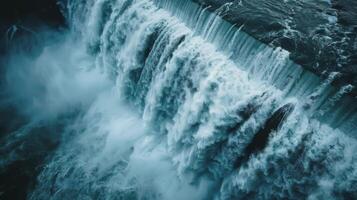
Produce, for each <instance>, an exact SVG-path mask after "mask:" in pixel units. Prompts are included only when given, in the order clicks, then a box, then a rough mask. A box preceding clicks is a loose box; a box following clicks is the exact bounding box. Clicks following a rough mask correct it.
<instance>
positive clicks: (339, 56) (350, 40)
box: [198, 0, 357, 85]
mask: <svg viewBox="0 0 357 200" xmlns="http://www.w3.org/2000/svg"><path fill="white" fill-rule="evenodd" d="M198 2H200V3H202V4H203V5H205V6H211V7H210V9H211V10H212V11H213V10H217V9H218V10H221V11H222V15H223V16H224V18H225V19H227V20H229V21H231V22H232V23H235V24H237V26H241V25H243V30H245V31H246V32H248V33H249V34H251V35H252V36H254V37H255V38H257V39H259V40H260V41H263V42H265V43H268V44H271V45H273V46H279V47H282V48H284V49H287V50H288V51H289V52H291V55H290V58H291V59H293V60H294V61H295V62H297V63H299V64H301V65H302V66H304V67H305V68H306V69H309V70H311V71H313V72H315V73H317V74H319V75H322V76H326V74H328V72H331V71H337V72H340V73H341V76H340V78H339V79H337V80H336V81H335V82H336V84H338V85H346V84H349V83H352V84H353V85H356V82H355V81H356V80H357V79H356V73H357V53H356V52H357V12H356V10H357V1H353V0H352V1H349V0H333V1H329V0H316V1H315V0H286V1H280V0H268V1H262V0H252V1H248V0H247V1H245V0H226V1H215V0H198Z"/></svg>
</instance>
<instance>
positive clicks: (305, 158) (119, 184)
mask: <svg viewBox="0 0 357 200" xmlns="http://www.w3.org/2000/svg"><path fill="white" fill-rule="evenodd" d="M67 3H68V10H67V15H68V16H67V17H68V18H67V19H68V20H69V22H70V26H71V32H70V33H66V35H67V36H66V37H65V39H63V41H62V40H61V41H60V42H59V44H58V43H56V44H55V45H53V44H52V45H48V46H47V47H46V48H45V50H44V51H42V53H41V54H40V56H38V57H37V58H36V59H35V60H34V61H31V63H33V66H34V67H33V70H30V71H28V69H27V68H21V67H17V68H14V70H9V71H8V72H7V73H8V74H7V78H8V79H9V80H15V79H16V80H18V81H17V83H14V84H13V85H11V87H10V86H9V88H8V90H9V91H11V92H10V93H11V95H12V96H13V97H16V98H15V99H16V100H17V101H18V102H20V103H19V104H20V105H16V106H17V107H18V108H21V109H22V110H23V112H24V114H25V115H26V116H30V118H31V123H30V124H29V125H27V126H26V127H28V129H31V126H36V124H39V123H49V122H47V121H56V120H59V119H63V118H65V119H66V120H64V122H63V123H61V128H59V129H56V131H57V132H60V133H57V134H59V135H60V136H58V137H59V138H60V139H58V140H59V145H58V147H57V148H56V149H55V150H54V151H53V153H52V154H51V155H50V156H47V157H46V159H45V160H44V161H43V163H44V164H43V165H42V168H41V170H40V172H39V174H38V176H37V182H36V184H35V185H34V187H33V188H34V189H33V191H31V192H29V194H28V198H29V199H34V200H37V199H125V200H127V199H177V200H181V199H348V198H351V199H352V198H357V181H356V180H357V157H356V154H355V152H356V150H357V143H356V139H355V135H354V134H355V124H354V122H355V120H356V115H355V111H356V106H354V105H353V104H349V103H351V102H352V100H350V98H348V97H346V96H345V94H346V93H348V92H349V91H350V90H352V86H350V85H346V86H345V87H342V88H341V89H336V88H333V87H331V86H330V85H329V84H330V83H331V82H332V81H333V80H334V78H335V77H336V76H338V74H330V76H328V78H327V79H326V80H320V79H319V78H317V77H315V76H314V75H313V74H311V73H309V72H307V71H304V70H303V69H302V68H301V67H299V66H298V65H296V64H294V63H293V62H291V61H290V60H289V59H288V57H289V55H288V52H286V51H284V50H281V49H272V48H270V47H269V46H266V45H264V44H262V43H260V42H258V41H256V40H255V39H253V38H251V37H250V36H248V35H247V34H245V33H243V32H241V31H240V30H239V28H237V27H235V26H233V25H231V24H229V23H227V22H225V21H223V20H222V19H221V18H219V17H217V15H215V14H214V13H209V12H208V11H207V10H206V9H202V8H201V7H199V6H198V5H196V4H194V3H192V2H190V1H186V0H182V1H181V0H171V1H170V0H96V1H94V0H92V1H91V0H88V1H75V0H73V1H69V2H67ZM25 61H26V60H25ZM25 61H24V62H25ZM15 63H18V61H16V62H15ZM24 87H26V88H27V90H26V91H29V92H28V94H23V93H22V92H19V88H24ZM32 95H35V96H36V97H37V99H32V98H30V97H29V96H32ZM34 113H35V114H34ZM32 115H33V116H32ZM44 121H45V122H44ZM50 124H51V123H50ZM21 130H22V131H18V132H15V133H14V135H15V137H16V138H18V137H19V136H22V135H24V134H26V132H27V131H26V130H27V129H21ZM56 131H54V132H56ZM48 134H53V133H48ZM16 138H15V139H14V138H11V137H9V139H7V141H8V142H7V144H8V146H11V144H12V143H14V142H13V141H17V139H16ZM4 148H5V147H4ZM12 159H16V154H15V155H14V154H11V155H10V154H9V156H8V158H6V159H2V161H1V163H2V165H6V162H11V160H12ZM4 163H5V164H4Z"/></svg>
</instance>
